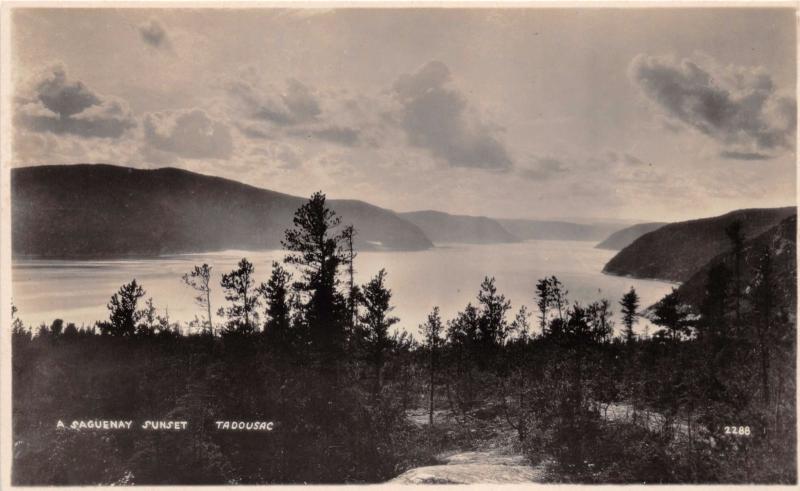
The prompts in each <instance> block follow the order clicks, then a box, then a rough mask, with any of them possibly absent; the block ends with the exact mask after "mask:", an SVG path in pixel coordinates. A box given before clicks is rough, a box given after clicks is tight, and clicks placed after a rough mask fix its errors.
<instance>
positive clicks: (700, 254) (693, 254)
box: [603, 207, 797, 282]
mask: <svg viewBox="0 0 800 491" xmlns="http://www.w3.org/2000/svg"><path fill="white" fill-rule="evenodd" d="M796 213H797V209H796V208H795V207H786V208H764V209H747V210H737V211H732V212H730V213H727V214H725V215H721V216H717V217H712V218H703V219H699V220H690V221H686V222H678V223H670V224H668V225H664V226H663V227H660V228H658V229H657V230H654V231H652V232H649V233H646V234H644V235H642V236H641V237H639V238H638V239H636V240H635V241H634V242H633V243H631V244H630V245H628V246H627V247H625V248H624V249H622V250H621V251H620V252H619V253H617V255H615V256H614V257H613V258H611V260H610V261H609V262H608V263H607V264H606V266H605V267H604V268H603V272H605V273H608V274H614V275H619V276H631V277H635V278H647V279H659V280H666V281H675V282H684V281H687V280H688V279H689V278H691V276H692V275H693V274H695V273H696V272H697V271H698V270H700V269H701V268H703V267H704V266H705V265H706V264H707V263H708V262H709V261H711V260H712V259H713V258H714V257H716V256H718V255H720V254H723V253H725V252H727V251H728V250H729V248H730V241H729V239H728V237H727V236H726V234H725V228H726V227H727V226H728V225H730V224H731V223H733V222H734V221H736V220H738V221H740V222H741V223H742V233H743V235H744V237H745V239H746V240H747V239H752V238H754V237H756V236H758V235H760V234H762V233H764V232H766V231H767V230H769V229H770V228H772V227H774V226H776V225H777V224H778V223H780V222H781V221H782V220H784V219H786V218H788V217H790V216H791V215H794V214H796Z"/></svg>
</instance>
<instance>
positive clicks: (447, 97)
mask: <svg viewBox="0 0 800 491" xmlns="http://www.w3.org/2000/svg"><path fill="white" fill-rule="evenodd" d="M393 89H394V93H395V96H396V98H397V100H398V101H399V102H400V104H401V114H400V124H401V126H402V128H403V130H404V132H405V135H406V137H407V139H408V143H409V144H410V145H413V146H415V147H420V148H424V149H427V150H428V151H430V152H431V154H432V155H433V156H434V157H437V158H439V159H442V160H444V161H446V162H447V163H448V164H449V165H451V166H453V167H472V168H481V169H492V170H507V169H509V168H510V167H511V166H512V161H511V158H510V157H509V154H508V151H507V150H506V148H505V146H504V145H503V143H502V142H501V141H500V140H499V138H498V137H497V135H496V133H497V132H496V130H494V129H493V128H492V127H490V126H489V125H487V124H486V123H484V122H483V121H482V120H481V118H480V117H479V116H478V115H477V114H476V113H475V112H474V110H473V109H472V108H470V107H469V105H468V103H467V100H466V98H465V97H464V95H463V94H462V93H461V92H459V91H458V90H457V89H456V88H454V87H452V83H451V79H450V70H449V69H448V68H447V66H446V65H445V64H444V63H442V62H439V61H431V62H428V63H427V64H425V65H424V66H423V67H421V68H420V69H419V70H417V71H416V72H415V73H412V74H404V75H401V76H400V77H399V78H398V79H397V81H395V83H394V87H393Z"/></svg>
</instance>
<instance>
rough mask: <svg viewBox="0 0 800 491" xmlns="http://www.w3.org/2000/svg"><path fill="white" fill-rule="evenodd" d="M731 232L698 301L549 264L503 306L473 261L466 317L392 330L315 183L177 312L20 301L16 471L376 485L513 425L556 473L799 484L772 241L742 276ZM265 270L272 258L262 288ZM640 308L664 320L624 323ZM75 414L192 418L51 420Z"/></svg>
mask: <svg viewBox="0 0 800 491" xmlns="http://www.w3.org/2000/svg"><path fill="white" fill-rule="evenodd" d="M727 232H728V237H729V238H730V251H731V254H729V255H727V256H726V258H728V259H726V262H720V263H718V264H716V265H715V266H714V267H712V268H710V269H709V270H708V272H707V278H706V281H705V288H704V290H703V292H702V298H700V299H699V301H698V302H697V303H696V304H688V303H686V302H684V301H683V300H682V299H681V298H680V297H679V296H678V295H677V294H676V292H675V291H673V293H671V294H669V295H667V296H665V297H664V298H663V299H661V300H660V301H659V302H658V303H656V304H655V305H652V306H647V305H640V300H639V298H638V295H637V293H636V291H635V290H634V289H633V288H631V290H630V291H629V292H628V293H626V294H625V295H624V296H623V297H622V298H620V299H603V298H598V299H597V300H596V301H594V302H592V303H589V304H581V303H578V302H574V301H571V300H570V296H569V291H568V285H564V284H562V282H561V281H560V280H559V279H558V278H556V277H555V276H550V277H546V278H532V279H531V280H532V283H534V282H535V284H536V287H535V289H534V290H533V291H531V292H530V299H531V300H532V301H533V302H535V305H536V309H535V310H534V311H529V310H528V309H526V308H525V307H521V308H519V309H516V310H513V309H512V306H511V304H510V302H509V301H508V300H507V299H506V297H505V296H504V295H503V294H502V293H501V292H500V291H499V290H498V287H497V285H496V282H495V280H494V278H492V277H491V276H487V277H486V278H485V279H484V280H483V282H482V283H481V284H480V285H476V293H477V295H476V296H475V299H474V301H473V302H471V303H469V304H468V305H466V306H465V308H464V309H463V311H461V312H460V313H458V314H457V315H456V316H454V318H452V319H443V318H442V316H441V315H440V312H439V309H438V308H433V310H432V311H431V312H430V314H429V315H428V318H427V321H426V322H425V323H424V324H423V325H421V326H419V334H418V335H417V336H412V335H411V334H409V333H407V332H404V331H403V332H400V331H399V330H397V329H396V328H395V325H396V324H397V323H398V322H399V319H398V318H397V317H395V316H394V315H393V301H392V292H391V290H390V289H389V288H388V287H387V276H388V275H390V274H391V272H390V271H389V272H387V271H385V270H381V271H380V272H379V273H378V274H377V275H375V276H374V277H373V278H371V279H370V280H369V281H368V282H367V283H365V284H362V285H358V284H356V283H355V281H354V269H355V268H356V267H357V264H358V257H357V256H358V253H357V251H356V250H355V247H354V240H355V238H356V236H357V234H358V231H357V230H356V229H355V228H354V227H352V226H346V225H345V224H344V223H343V222H342V217H339V216H337V214H336V213H334V212H333V211H332V210H331V208H329V206H328V205H327V204H326V197H325V195H324V194H322V193H315V194H314V195H313V196H312V197H311V198H310V199H309V200H308V201H307V202H306V203H304V204H303V205H302V206H300V207H299V209H298V210H297V211H296V213H295V215H294V219H293V224H292V226H291V227H290V228H289V229H287V230H286V231H285V234H284V236H283V240H282V241H281V243H282V245H283V248H284V249H285V251H286V256H285V260H284V261H283V262H282V263H279V262H274V263H272V264H268V265H254V264H252V263H251V262H250V261H248V260H247V259H246V258H243V259H242V260H241V261H240V262H239V264H238V267H237V268H236V269H234V270H232V271H230V272H225V274H223V276H222V281H221V284H220V285H219V286H220V287H221V288H222V290H223V291H224V292H225V294H224V301H223V299H219V298H214V299H212V297H211V289H212V285H211V278H212V271H211V267H209V266H208V265H207V264H202V265H197V266H195V267H194V268H193V269H192V270H191V271H187V272H186V274H185V275H184V277H183V288H189V289H191V290H192V291H193V292H194V294H195V296H196V298H195V299H196V303H197V310H198V315H197V318H196V320H195V321H194V322H193V323H192V325H191V326H189V325H180V324H178V323H175V322H173V321H171V320H170V319H169V317H168V316H167V315H162V314H161V313H160V312H159V310H158V309H157V308H156V300H157V299H156V300H154V299H152V298H149V297H148V296H147V292H146V285H141V284H139V283H138V282H137V281H136V279H134V278H132V279H131V281H130V283H127V284H124V285H121V286H120V288H119V290H118V291H117V292H115V293H114V292H109V294H112V295H111V297H110V300H109V302H108V312H109V315H108V318H107V319H106V320H102V321H98V322H97V323H96V324H94V325H92V326H81V327H77V326H75V325H74V324H71V323H68V322H65V321H64V320H61V319H55V320H54V321H53V322H52V323H51V324H50V325H49V326H47V325H42V326H39V327H37V328H31V327H29V326H26V325H25V324H24V321H23V320H22V319H20V318H18V317H17V316H16V312H14V316H13V326H12V367H13V440H14V449H13V455H14V457H13V468H12V480H13V482H14V483H15V484H17V485H86V484H268V483H377V482H385V481H387V480H390V479H392V478H394V477H396V476H398V475H400V474H401V473H403V472H405V471H406V470H408V469H411V468H415V467H420V466H424V465H429V464H431V463H434V462H435V461H436V456H437V455H438V454H440V453H441V452H443V451H447V450H449V449H452V448H456V447H460V448H475V449H479V448H481V445H482V444H484V443H485V442H486V441H487V439H490V438H492V433H493V432H495V433H496V432H510V433H512V434H513V439H514V442H513V444H514V445H515V447H516V448H518V449H519V451H520V452H521V453H522V454H524V455H525V456H526V457H527V459H528V460H529V461H530V463H531V464H538V463H546V468H547V472H546V477H545V480H546V481H548V482H565V483H781V484H790V483H795V482H796V479H797V476H796V447H795V442H796V420H795V394H796V386H795V356H796V355H795V349H796V342H795V339H796V338H795V336H796V332H795V330H796V317H795V312H794V310H793V309H792V308H791V306H790V305H789V304H787V302H786V300H785V295H781V294H779V293H778V292H781V291H783V290H785V289H786V288H787V286H786V285H782V284H779V283H780V282H781V281H782V276H781V275H779V274H778V273H779V272H778V271H776V267H775V264H774V261H773V260H772V257H773V256H772V251H770V250H769V249H768V248H765V249H764V250H763V251H762V252H761V253H760V255H759V257H758V263H757V264H756V265H755V266H754V271H755V273H754V274H753V275H752V276H748V277H745V276H744V275H743V274H742V273H741V272H742V270H743V267H742V264H741V262H742V253H741V250H742V246H741V244H742V239H741V236H740V234H739V232H738V228H737V226H731V227H730V230H728V231H727ZM257 267H258V268H262V267H265V268H270V269H271V274H270V277H269V280H268V281H267V282H266V283H262V284H259V285H257V284H256V283H255V280H254V279H253V274H254V271H255V268H257ZM487 274H491V272H487ZM420 281H424V278H420ZM791 287H794V285H792V286H791ZM212 300H214V301H213V302H212ZM212 303H213V304H212ZM615 309H616V311H618V312H619V313H620V314H621V315H620V317H619V318H620V319H621V320H620V321H617V322H620V324H621V325H619V326H615V325H614V324H615V320H614V319H615V318H616V317H615V315H614V311H615ZM12 310H13V307H12ZM215 313H216V314H218V315H219V316H221V317H222V318H224V319H225V322H224V323H215V322H214V321H213V319H214V318H215V316H214V314H215ZM642 317H646V318H647V319H649V320H650V321H651V322H653V323H654V324H656V325H657V326H659V330H658V331H657V332H655V333H652V335H651V336H647V337H645V336H638V335H636V334H635V332H634V327H635V326H636V324H637V323H638V322H640V319H642ZM623 409H624V412H625V414H626V415H627V416H626V417H624V418H620V417H614V414H618V413H619V412H620V411H621V410H623ZM411 412H416V413H419V414H423V413H424V414H425V416H426V418H425V419H426V421H425V422H424V423H419V422H415V421H413V420H411V419H410V418H409V417H408V415H409V414H410V413H411ZM443 414H446V415H447V416H448V417H447V418H444V417H443V416H442V415H443ZM81 419H106V420H120V419H125V420H131V419H132V420H136V421H144V420H185V421H188V425H187V428H186V430H185V431H177V432H175V431H172V432H168V431H165V432H143V431H103V430H78V431H76V430H71V429H64V428H58V427H57V425H56V423H57V421H59V420H63V421H65V422H68V421H73V420H81ZM219 420H231V421H233V420H236V421H271V422H274V430H273V431H269V432H255V431H253V432H247V431H243V432H230V431H218V429H217V425H215V422H216V421H219Z"/></svg>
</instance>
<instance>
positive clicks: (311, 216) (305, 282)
mask: <svg viewBox="0 0 800 491" xmlns="http://www.w3.org/2000/svg"><path fill="white" fill-rule="evenodd" d="M339 223H340V219H339V217H338V216H337V215H336V213H335V212H334V211H333V210H331V209H330V208H328V206H327V204H326V198H325V195H324V194H322V193H321V192H317V193H314V194H313V195H312V196H311V199H309V201H308V202H307V203H305V204H303V205H302V206H301V207H300V208H299V209H298V210H297V211H296V212H295V215H294V219H293V227H292V228H291V229H288V230H286V233H285V236H284V240H283V241H282V243H283V246H284V247H285V248H286V249H287V250H288V251H289V254H288V255H287V256H286V258H285V262H286V263H287V264H291V265H294V266H296V267H297V268H298V269H299V270H300V278H299V279H298V280H297V281H295V283H294V287H295V288H296V289H297V290H298V291H299V292H301V293H302V294H304V297H305V298H304V304H303V318H304V323H305V325H306V326H307V327H308V329H309V334H310V341H311V347H312V351H315V352H316V353H317V354H318V355H320V356H321V358H320V360H319V361H320V362H321V363H322V364H323V365H328V366H331V365H333V364H335V363H338V360H339V359H340V358H341V356H342V354H343V348H344V344H345V341H346V330H345V325H346V315H347V309H346V305H345V299H344V297H343V296H342V295H341V293H340V292H339V291H338V286H339V267H340V266H341V265H342V264H344V263H346V258H345V257H344V255H343V253H342V251H341V244H342V240H343V238H342V235H341V234H336V233H335V228H336V227H337V226H338V225H339Z"/></svg>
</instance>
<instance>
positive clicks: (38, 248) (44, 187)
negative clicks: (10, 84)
mask: <svg viewBox="0 0 800 491" xmlns="http://www.w3.org/2000/svg"><path fill="white" fill-rule="evenodd" d="M11 189H12V192H11V211H12V250H13V254H14V255H23V256H35V257H51V258H79V257H122V256H153V255H158V254H174V253H184V252H204V251H215V250H225V249H250V250H258V249H275V248H280V247H281V244H280V241H281V239H282V238H283V232H284V230H285V229H286V228H288V227H290V226H291V223H292V216H293V214H294V212H295V210H296V209H297V208H298V207H299V206H300V205H302V204H303V203H304V202H305V201H306V200H305V199H304V198H300V197H296V196H290V195H287V194H282V193H278V192H275V191H270V190H267V189H261V188H257V187H253V186H249V185H246V184H242V183H239V182H236V181H232V180H228V179H223V178H219V177H211V176H206V175H202V174H196V173H193V172H189V171H185V170H180V169H174V168H163V169H153V170H141V169H132V168H128V167H119V166H113V165H105V164H95V165H90V164H78V165H52V166H37V167H23V168H16V169H12V171H11ZM329 203H330V205H331V207H332V208H333V209H334V210H336V212H337V213H339V214H340V215H341V216H342V223H353V224H354V225H355V227H356V228H357V230H358V236H357V245H358V247H359V248H361V249H376V248H379V249H391V250H419V249H426V248H429V247H432V245H433V244H432V243H431V241H430V240H429V239H428V238H427V237H426V236H425V234H424V233H423V232H422V231H421V230H420V229H419V228H418V227H417V226H415V225H413V224H411V223H409V222H408V221H406V220H404V219H403V218H401V217H399V216H397V214H395V213H394V212H392V211H390V210H385V209H382V208H378V207H376V206H373V205H370V204H368V203H364V202H362V201H354V200H330V202H329Z"/></svg>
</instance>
